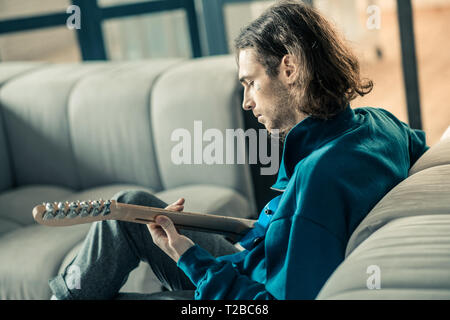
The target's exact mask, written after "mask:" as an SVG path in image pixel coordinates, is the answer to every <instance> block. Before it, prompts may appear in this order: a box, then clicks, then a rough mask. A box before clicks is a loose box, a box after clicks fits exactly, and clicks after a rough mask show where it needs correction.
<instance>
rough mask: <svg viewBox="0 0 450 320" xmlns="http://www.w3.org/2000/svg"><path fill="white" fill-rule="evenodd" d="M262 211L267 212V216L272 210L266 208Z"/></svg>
mask: <svg viewBox="0 0 450 320" xmlns="http://www.w3.org/2000/svg"><path fill="white" fill-rule="evenodd" d="M264 213H265V214H267V215H268V216H270V215H271V214H272V213H273V212H272V210H269V209H266V210H264Z"/></svg>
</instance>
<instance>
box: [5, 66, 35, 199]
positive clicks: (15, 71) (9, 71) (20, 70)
mask: <svg viewBox="0 0 450 320" xmlns="http://www.w3.org/2000/svg"><path fill="white" fill-rule="evenodd" d="M42 65H43V64H42V63H19V62H7V63H5V62H3V63H1V64H0V97H1V87H2V86H3V85H4V84H5V83H7V82H8V81H10V80H12V79H14V78H16V77H19V76H21V75H23V74H26V73H28V72H31V71H33V70H36V69H37V68H38V67H40V66H42ZM1 104H2V103H1V99H0V192H1V191H3V190H6V189H7V188H10V187H12V185H13V176H12V168H11V163H10V154H9V150H8V143H7V139H6V132H5V128H4V124H3V123H4V119H3V110H2V105H1Z"/></svg>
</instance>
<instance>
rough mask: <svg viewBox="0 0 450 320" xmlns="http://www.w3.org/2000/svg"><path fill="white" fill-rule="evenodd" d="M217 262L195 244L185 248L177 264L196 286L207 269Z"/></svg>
mask: <svg viewBox="0 0 450 320" xmlns="http://www.w3.org/2000/svg"><path fill="white" fill-rule="evenodd" d="M217 264H219V262H218V261H217V260H216V259H215V258H214V257H213V256H212V255H211V254H210V253H209V252H208V251H206V250H205V249H203V248H201V247H200V246H198V245H197V244H196V245H194V246H192V247H190V248H189V249H188V250H186V252H185V253H183V254H182V255H181V257H180V259H178V262H177V266H178V267H179V268H180V269H181V270H183V271H184V273H185V274H186V275H187V276H188V277H189V279H191V281H192V283H193V284H194V285H195V286H196V287H197V286H198V283H199V282H200V280H201V279H203V277H204V276H205V274H206V272H207V271H208V269H209V268H211V267H212V266H214V265H217Z"/></svg>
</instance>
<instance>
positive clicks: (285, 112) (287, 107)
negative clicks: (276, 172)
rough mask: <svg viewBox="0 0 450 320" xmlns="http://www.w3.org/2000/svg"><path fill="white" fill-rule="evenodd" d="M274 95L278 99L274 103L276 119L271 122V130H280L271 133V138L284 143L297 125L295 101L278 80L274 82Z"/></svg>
mask: <svg viewBox="0 0 450 320" xmlns="http://www.w3.org/2000/svg"><path fill="white" fill-rule="evenodd" d="M273 82H274V83H273V86H272V94H273V95H274V96H275V97H276V100H275V102H274V109H273V110H275V112H274V117H273V119H272V120H271V128H270V129H271V130H273V129H278V133H277V132H271V130H268V131H269V136H271V137H273V138H278V139H279V140H280V142H281V143H284V141H285V139H286V136H287V134H288V133H289V131H290V130H291V129H292V128H293V127H294V126H295V125H296V124H297V122H296V119H297V118H296V110H295V108H296V106H295V103H294V101H295V99H293V98H292V96H291V94H290V92H289V90H288V89H287V88H286V87H285V86H284V85H283V83H282V82H281V81H279V80H278V79H276V80H273Z"/></svg>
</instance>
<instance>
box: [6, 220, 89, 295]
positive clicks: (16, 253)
mask: <svg viewBox="0 0 450 320" xmlns="http://www.w3.org/2000/svg"><path fill="white" fill-rule="evenodd" d="M88 228H89V224H82V225H75V226H70V227H64V228H52V227H46V226H41V225H30V226H27V227H22V228H18V229H16V230H14V231H11V232H8V233H7V234H5V235H3V236H2V238H1V241H0V261H2V263H0V299H2V300H3V299H27V300H28V299H48V298H49V297H50V295H51V294H50V287H49V286H48V280H49V279H50V278H52V277H54V275H55V274H56V272H57V271H58V269H59V266H60V264H61V261H62V260H63V259H64V257H65V255H66V254H67V252H69V251H70V249H71V248H72V247H73V246H74V245H75V244H76V243H78V242H79V241H81V240H82V239H83V238H84V236H85V235H86V233H87V231H88Z"/></svg>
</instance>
